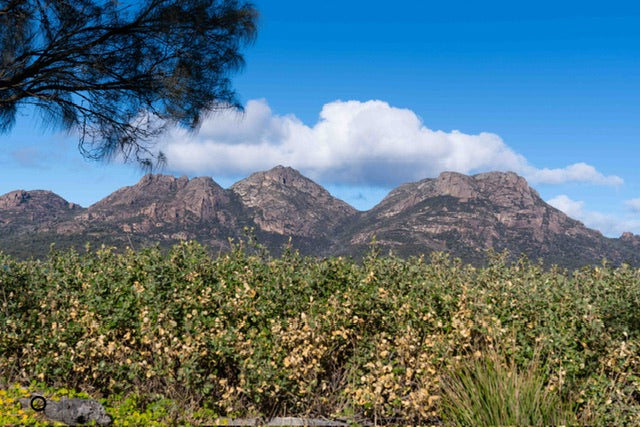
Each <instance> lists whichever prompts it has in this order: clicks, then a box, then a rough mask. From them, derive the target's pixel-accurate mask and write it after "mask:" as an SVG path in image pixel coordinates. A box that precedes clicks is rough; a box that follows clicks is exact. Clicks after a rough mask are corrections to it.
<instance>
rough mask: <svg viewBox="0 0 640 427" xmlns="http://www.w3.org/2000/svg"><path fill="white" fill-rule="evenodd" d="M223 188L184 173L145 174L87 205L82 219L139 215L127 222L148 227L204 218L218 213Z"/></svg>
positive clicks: (223, 202)
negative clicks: (183, 174)
mask: <svg viewBox="0 0 640 427" xmlns="http://www.w3.org/2000/svg"><path fill="white" fill-rule="evenodd" d="M228 202H229V197H228V195H227V194H226V192H225V190H224V189H223V188H222V187H220V185H218V184H217V183H216V182H215V181H213V179H211V178H209V177H200V178H194V179H191V180H190V179H189V178H187V177H186V176H182V177H179V178H177V177H174V176H170V175H160V174H157V175H153V174H147V175H145V176H144V177H142V178H141V179H140V181H139V182H138V183H137V184H135V185H133V186H129V187H124V188H121V189H120V190H117V191H116V192H114V193H112V194H111V195H109V196H108V197H106V198H104V199H102V200H100V201H99V202H97V203H95V204H94V205H92V206H90V207H89V209H88V211H87V212H86V213H85V214H84V218H83V219H85V220H96V219H99V220H101V221H122V220H125V219H127V218H129V219H133V218H141V221H142V222H141V223H140V224H138V225H136V226H135V227H134V226H128V228H133V229H136V227H137V229H139V230H144V229H149V227H150V226H151V224H162V223H164V222H166V221H172V222H174V223H180V222H184V221H203V220H209V219H213V218H217V216H218V212H217V211H218V208H220V207H221V206H224V205H226V204H227V203H228Z"/></svg>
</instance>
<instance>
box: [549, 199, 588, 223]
mask: <svg viewBox="0 0 640 427" xmlns="http://www.w3.org/2000/svg"><path fill="white" fill-rule="evenodd" d="M547 203H549V204H550V205H551V206H553V207H554V208H556V209H559V210H561V211H562V212H564V213H566V214H567V215H569V216H570V217H571V218H574V219H580V218H582V217H583V216H584V212H583V210H582V208H583V207H584V202H579V201H576V200H572V199H570V198H569V197H568V196H566V195H564V194H561V195H559V196H556V197H554V198H553V199H550V200H547Z"/></svg>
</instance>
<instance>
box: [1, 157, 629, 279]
mask: <svg viewBox="0 0 640 427" xmlns="http://www.w3.org/2000/svg"><path fill="white" fill-rule="evenodd" d="M248 229H252V230H253V233H254V234H255V236H256V238H257V240H258V241H259V242H260V243H262V244H264V245H265V246H266V247H267V248H269V249H270V250H272V251H274V252H276V253H277V252H278V251H280V250H282V249H283V248H284V246H285V245H287V243H288V242H289V241H291V244H292V245H293V247H294V248H296V249H298V250H299V251H300V252H301V253H302V254H305V255H314V256H333V255H345V256H354V257H359V256H361V255H362V254H364V253H366V252H367V251H368V250H369V248H370V245H371V242H372V240H373V239H375V241H376V244H377V245H378V246H379V247H380V249H381V250H383V251H385V252H386V251H392V252H393V253H395V254H397V255H399V256H410V255H418V254H422V253H425V254H428V253H430V252H433V251H445V252H448V253H450V254H451V255H453V256H455V257H459V258H461V259H462V260H463V261H465V262H472V263H482V262H483V260H484V259H485V256H486V252H487V250H488V249H489V248H492V249H493V250H495V251H498V252H500V251H502V250H505V249H506V250H508V251H509V253H510V254H511V256H512V257H517V256H519V255H520V254H525V255H527V256H528V257H529V258H530V259H533V260H537V259H541V260H542V261H543V262H544V263H545V264H547V265H551V264H557V265H560V266H564V267H569V268H576V267H580V266H583V265H587V264H596V263H600V262H601V261H602V260H603V259H607V260H608V261H609V262H610V263H613V264H620V263H623V262H625V263H629V264H631V265H640V254H639V253H640V251H639V249H640V236H637V235H634V234H631V233H624V234H623V235H622V236H621V237H620V238H608V237H605V236H603V235H602V234H601V233H599V232H598V231H595V230H592V229H589V228H587V227H585V226H584V224H582V223H581V222H579V221H576V220H574V219H572V218H569V217H568V216H567V215H565V214H564V213H562V212H561V211H559V210H558V209H556V208H554V207H552V206H550V205H549V204H547V203H545V202H544V201H543V200H542V199H541V198H540V196H539V195H538V193H537V192H536V191H535V190H534V189H532V188H531V187H530V186H529V185H528V184H527V182H526V180H525V179H524V178H522V177H520V176H518V175H516V174H515V173H511V172H506V173H505V172H489V173H482V174H477V175H473V176H467V175H463V174H459V173H455V172H443V173H442V174H440V175H439V176H438V177H437V178H430V179H424V180H422V181H419V182H414V183H407V184H404V185H401V186H399V187H398V188H396V189H394V190H392V191H391V192H390V193H389V194H388V195H387V196H386V197H385V198H384V199H383V200H382V201H381V202H380V203H379V204H378V205H376V206H375V207H373V208H372V209H370V210H368V211H358V210H356V209H354V208H353V207H352V206H350V205H349V204H347V203H345V202H344V201H342V200H339V199H337V198H335V197H333V196H332V195H331V194H330V193H329V192H328V191H327V190H326V189H324V188H323V187H321V186H320V185H318V184H316V183H315V182H313V181H312V180H310V179H308V178H306V177H304V176H303V175H301V174H300V173H299V172H298V171H296V170H295V169H292V168H289V167H283V166H277V167H275V168H273V169H271V170H268V171H264V172H258V173H254V174H252V175H251V176H249V177H248V178H246V179H243V180H241V181H239V182H237V183H235V184H234V185H232V186H231V187H230V188H228V189H224V188H222V187H221V186H220V185H218V184H217V183H216V182H215V181H213V179H211V178H209V177H198V178H193V179H188V178H187V177H180V178H177V177H174V176H168V175H160V174H148V175H146V176H144V177H143V178H142V179H141V180H140V181H139V182H138V183H137V184H135V185H133V186H130V187H124V188H121V189H119V190H117V191H115V192H114V193H112V194H111V195H109V196H107V197H105V198H104V199H102V200H100V201H98V202H97V203H95V204H93V205H91V206H89V207H88V208H83V207H81V206H79V205H77V204H74V203H70V202H68V201H66V200H64V199H63V198H61V197H60V196H58V195H56V194H54V193H52V192H49V191H43V190H34V191H24V190H16V191H12V192H10V193H7V194H5V195H2V196H0V235H1V237H0V250H2V251H3V252H5V253H8V254H11V255H15V256H17V257H20V258H27V257H42V256H46V254H47V253H48V252H49V248H50V245H51V243H54V242H55V244H56V247H57V248H62V249H64V248H67V247H70V246H75V247H76V248H81V247H83V246H84V245H85V244H87V243H89V244H91V245H92V246H94V247H95V246H100V245H102V244H106V245H110V246H116V247H117V248H124V247H126V246H132V247H134V248H140V247H143V246H147V245H152V244H156V243H159V244H160V245H161V246H163V247H166V246H170V245H172V244H174V243H176V242H178V241H180V240H190V239H194V240H197V241H199V242H200V243H203V244H205V245H208V246H209V247H210V248H212V250H213V251H225V250H228V249H229V238H232V239H240V238H243V237H244V236H245V235H246V230H248Z"/></svg>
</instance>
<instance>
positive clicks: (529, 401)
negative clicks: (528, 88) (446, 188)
mask: <svg viewBox="0 0 640 427" xmlns="http://www.w3.org/2000/svg"><path fill="white" fill-rule="evenodd" d="M490 259H491V261H490V262H489V264H488V266H487V267H484V268H475V267H472V266H467V265H462V264H461V263H460V262H459V261H456V260H451V259H449V258H448V257H447V256H445V255H442V254H433V255H432V256H431V257H430V258H429V259H423V258H410V259H401V258H397V257H394V256H380V255H379V254H378V253H377V251H376V249H375V247H374V248H372V250H371V251H370V253H369V254H368V256H366V257H365V258H364V259H363V260H362V261H359V262H356V261H353V260H350V259H345V258H326V259H318V258H304V257H301V256H299V255H298V254H296V253H295V252H291V251H285V253H284V254H283V255H282V256H280V257H279V258H273V257H270V256H269V255H268V254H267V253H266V252H264V251H262V250H261V249H260V247H255V246H253V245H245V244H242V243H240V244H236V245H234V246H233V249H232V250H231V251H230V252H228V253H226V254H223V255H220V256H218V257H212V256H211V255H209V253H208V252H207V250H206V249H205V248H204V247H203V246H200V245H199V244H197V243H183V244H179V245H177V246H174V247H173V248H172V249H171V250H170V251H169V252H166V251H165V252H163V251H161V250H160V249H157V248H148V249H144V250H139V251H132V250H129V251H126V252H124V253H117V252H116V251H114V250H112V249H109V248H102V249H99V250H97V251H92V250H87V252H86V253H82V254H80V253H77V252H74V251H68V252H55V251H54V252H52V253H51V254H50V256H49V257H48V258H47V259H46V260H43V261H17V260H15V259H13V258H11V257H9V256H6V255H0V389H2V390H1V391H0V424H7V423H9V424H11V423H23V424H24V423H35V422H38V421H39V422H42V421H43V419H42V418H38V417H37V416H36V415H35V414H34V413H32V412H31V413H28V411H27V413H25V412H23V411H22V410H21V409H19V407H18V406H17V404H16V399H17V398H18V397H21V396H22V395H24V394H26V393H28V392H29V390H31V391H33V390H36V389H38V390H44V391H45V392H46V393H50V394H51V395H56V394H57V395H58V396H60V395H70V394H74V393H75V394H77V393H79V392H82V393H84V395H89V396H92V397H94V398H100V399H102V402H103V403H104V404H105V405H106V406H107V408H108V412H110V413H111V415H112V416H113V417H114V421H115V423H116V424H118V425H126V424H129V423H131V424H141V423H152V422H156V423H162V424H171V423H174V424H175V423H184V422H187V423H194V424H198V423H203V424H211V423H213V422H215V420H216V418H217V417H222V416H230V417H246V416H261V417H265V418H268V417H271V416H277V415H280V416H282V415H307V416H316V417H334V418H344V419H348V420H350V421H352V422H356V423H368V422H371V423H401V424H407V423H412V424H413V423H420V424H427V423H437V422H441V421H445V422H447V423H469V424H473V423H479V424H482V423H484V422H490V421H491V420H494V421H495V420H498V421H496V423H498V424H562V423H563V422H569V423H579V424H594V423H596V424H618V425H620V424H638V423H640V378H639V377H638V372H640V307H639V304H640V269H635V268H630V267H628V266H626V265H622V266H621V267H617V268H610V267H608V266H606V265H600V266H597V267H595V266H594V267H585V268H583V269H581V270H577V271H575V272H569V271H566V270H560V269H557V268H552V269H544V268H543V267H541V266H540V265H538V264H534V263H530V262H528V261H527V260H525V259H520V260H519V261H517V262H514V263H510V262H507V261H506V260H507V257H506V255H505V254H493V255H492V256H491V257H490ZM465 393H466V394H465ZM491 398H493V399H494V401H491ZM478 401H480V402H483V403H484V404H482V405H480V406H479V407H475V408H474V407H473V404H474V402H478ZM465 405H468V406H469V407H468V408H466V409H465ZM482 407H484V409H483V408H482ZM487 408H489V409H492V408H493V409H495V408H503V412H504V411H506V412H509V413H505V414H502V415H501V414H497V415H495V417H494V418H480V417H482V416H483V415H482V412H483V410H485V409H487ZM465 411H466V412H465ZM485 412H490V411H485ZM469 416H472V417H473V416H475V417H476V418H469ZM489 416H492V415H489ZM498 416H499V417H501V418H497V417H498ZM465 417H466V418H465ZM509 417H511V418H509ZM487 420H489V421H487ZM505 420H507V421H506V422H505ZM510 420H511V421H512V422H509V421H510Z"/></svg>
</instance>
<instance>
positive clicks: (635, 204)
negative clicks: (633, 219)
mask: <svg viewBox="0 0 640 427" xmlns="http://www.w3.org/2000/svg"><path fill="white" fill-rule="evenodd" d="M624 204H625V205H627V207H628V208H629V209H631V210H632V211H633V212H638V213H640V198H638V199H631V200H627V201H626V202H625V203H624Z"/></svg>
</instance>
